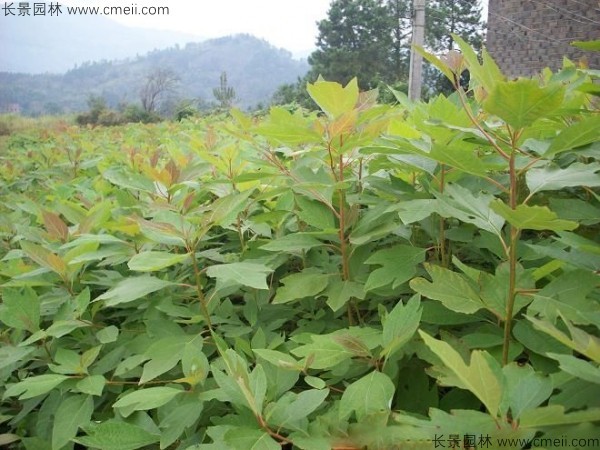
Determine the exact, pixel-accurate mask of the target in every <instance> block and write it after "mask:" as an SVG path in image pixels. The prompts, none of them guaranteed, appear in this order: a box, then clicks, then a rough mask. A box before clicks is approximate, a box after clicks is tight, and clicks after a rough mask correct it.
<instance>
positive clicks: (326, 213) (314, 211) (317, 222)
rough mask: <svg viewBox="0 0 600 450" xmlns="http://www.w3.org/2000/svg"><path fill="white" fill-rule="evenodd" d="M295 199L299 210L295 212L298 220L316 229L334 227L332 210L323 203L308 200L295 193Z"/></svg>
mask: <svg viewBox="0 0 600 450" xmlns="http://www.w3.org/2000/svg"><path fill="white" fill-rule="evenodd" d="M295 201H296V203H297V204H298V206H299V207H300V210H299V211H297V212H296V214H298V217H299V218H300V220H302V221H303V222H306V223H307V224H309V225H310V226H311V227H315V228H316V229H318V230H333V229H335V218H334V217H333V212H332V211H331V210H330V209H329V208H328V207H327V206H325V205H324V204H323V203H321V202H318V201H316V200H310V199H308V198H306V197H303V196H301V195H296V197H295Z"/></svg>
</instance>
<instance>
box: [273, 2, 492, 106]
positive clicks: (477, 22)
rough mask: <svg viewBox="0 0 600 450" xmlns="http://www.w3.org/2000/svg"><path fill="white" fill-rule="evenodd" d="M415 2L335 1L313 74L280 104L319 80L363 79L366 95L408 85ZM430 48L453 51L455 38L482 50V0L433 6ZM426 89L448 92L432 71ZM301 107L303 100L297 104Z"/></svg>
mask: <svg viewBox="0 0 600 450" xmlns="http://www.w3.org/2000/svg"><path fill="white" fill-rule="evenodd" d="M412 4H413V2H412V0H333V1H332V3H331V6H330V9H329V11H328V13H327V18H326V19H324V20H322V21H321V22H319V35H318V37H317V50H316V51H315V52H314V53H313V54H312V55H311V56H310V57H309V59H308V62H309V64H310V65H311V70H310V72H309V74H308V75H307V77H305V78H304V79H303V80H302V82H300V83H298V84H296V85H288V86H286V87H285V88H282V89H281V90H279V91H278V92H277V96H276V98H275V101H278V100H280V99H289V98H290V95H291V94H292V93H293V91H294V90H295V91H296V92H297V93H299V92H300V91H302V90H305V86H306V82H307V81H314V80H315V79H316V77H317V76H318V75H322V76H323V77H324V78H325V79H327V80H331V81H338V82H340V83H344V84H345V83H347V82H348V81H349V80H351V79H352V78H353V77H355V76H356V77H358V81H359V84H360V87H361V89H370V88H373V87H376V86H378V85H380V84H381V83H385V84H397V83H400V84H401V83H403V82H406V81H407V80H408V63H409V59H410V45H411V39H412V14H413V11H412ZM426 18H427V24H426V46H427V47H428V48H429V49H431V50H433V51H436V52H445V51H447V50H449V49H451V48H452V46H453V42H452V37H451V34H452V33H455V34H457V35H459V36H461V37H462V38H463V39H464V40H465V41H467V42H468V43H470V44H471V45H473V46H474V47H475V48H476V49H479V48H480V47H481V43H482V41H483V31H482V30H483V24H482V22H481V6H480V2H479V1H478V0H429V1H428V8H427V14H426ZM425 74H426V78H427V79H426V80H425V85H426V86H429V88H430V91H444V90H445V89H446V87H447V86H446V85H444V83H443V81H442V80H441V79H440V77H439V75H438V74H437V72H433V71H429V70H427V69H426V71H425ZM297 101H299V98H298V99H297Z"/></svg>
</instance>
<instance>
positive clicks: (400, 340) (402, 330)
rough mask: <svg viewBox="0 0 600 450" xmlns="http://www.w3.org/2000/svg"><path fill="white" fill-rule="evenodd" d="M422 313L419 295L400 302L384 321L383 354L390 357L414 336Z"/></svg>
mask: <svg viewBox="0 0 600 450" xmlns="http://www.w3.org/2000/svg"><path fill="white" fill-rule="evenodd" d="M422 313H423V308H422V307H421V302H420V299H419V296H418V295H415V296H413V297H412V298H411V299H410V300H409V301H408V303H406V304H404V303H402V302H398V304H397V305H396V306H395V307H394V309H392V312H390V313H389V314H388V315H387V316H386V318H385V322H384V323H383V338H382V341H383V350H382V351H381V355H382V356H385V357H389V356H390V355H391V354H392V353H394V352H395V351H396V350H398V349H399V348H401V347H402V346H403V345H404V344H406V343H407V342H408V341H409V340H410V339H411V338H412V336H413V335H414V334H415V332H416V331H417V329H418V328H419V323H420V321H421V314H422Z"/></svg>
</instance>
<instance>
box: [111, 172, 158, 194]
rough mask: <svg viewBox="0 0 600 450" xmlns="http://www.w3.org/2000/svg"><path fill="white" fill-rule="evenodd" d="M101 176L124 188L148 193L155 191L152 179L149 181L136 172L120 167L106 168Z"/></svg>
mask: <svg viewBox="0 0 600 450" xmlns="http://www.w3.org/2000/svg"><path fill="white" fill-rule="evenodd" d="M102 176H103V177H104V178H106V179H107V180H108V181H110V182H111V183H112V184H114V185H116V186H119V187H122V188H125V189H132V190H136V191H145V192H150V193H154V192H155V189H154V183H152V181H150V180H149V179H148V178H146V177H144V176H143V175H140V174H139V173H136V172H132V171H126V170H125V169H123V168H120V167H112V168H110V169H108V170H105V171H104V172H103V173H102Z"/></svg>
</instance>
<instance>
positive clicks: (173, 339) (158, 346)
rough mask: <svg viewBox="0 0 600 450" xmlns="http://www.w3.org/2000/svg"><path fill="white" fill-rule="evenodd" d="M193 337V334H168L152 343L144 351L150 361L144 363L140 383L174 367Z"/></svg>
mask: <svg viewBox="0 0 600 450" xmlns="http://www.w3.org/2000/svg"><path fill="white" fill-rule="evenodd" d="M193 339H194V337H193V336H168V337H165V338H162V339H159V340H158V341H156V342H154V343H152V344H151V345H150V346H149V347H148V348H147V349H146V352H145V353H144V355H145V356H146V358H148V359H150V361H148V362H147V363H146V364H144V370H143V371H142V376H141V378H140V384H144V383H146V382H148V381H150V380H153V379H154V378H156V377H157V376H159V375H162V374H163V373H165V372H167V371H169V370H171V369H172V368H173V367H175V365H177V363H178V362H179V361H180V360H181V358H182V357H183V354H184V351H185V346H186V344H187V343H188V342H189V341H191V340H193Z"/></svg>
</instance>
